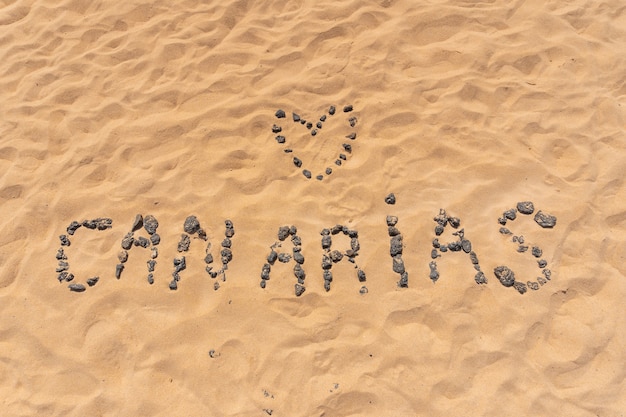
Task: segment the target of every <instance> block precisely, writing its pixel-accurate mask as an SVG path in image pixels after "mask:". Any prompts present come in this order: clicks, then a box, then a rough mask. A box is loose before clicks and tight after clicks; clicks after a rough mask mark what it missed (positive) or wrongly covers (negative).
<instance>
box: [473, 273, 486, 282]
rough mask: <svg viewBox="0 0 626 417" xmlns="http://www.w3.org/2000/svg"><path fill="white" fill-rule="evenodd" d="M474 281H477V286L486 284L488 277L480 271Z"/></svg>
mask: <svg viewBox="0 0 626 417" xmlns="http://www.w3.org/2000/svg"><path fill="white" fill-rule="evenodd" d="M474 281H476V284H486V283H487V277H486V276H485V274H484V273H483V272H482V271H478V272H477V273H476V275H475V276H474Z"/></svg>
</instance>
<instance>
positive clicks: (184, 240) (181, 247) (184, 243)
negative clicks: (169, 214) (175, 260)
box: [177, 234, 191, 252]
mask: <svg viewBox="0 0 626 417" xmlns="http://www.w3.org/2000/svg"><path fill="white" fill-rule="evenodd" d="M189 245H191V239H190V238H189V235H186V234H181V235H180V241H179V242H178V247H177V249H178V251H179V252H187V251H188V250H189Z"/></svg>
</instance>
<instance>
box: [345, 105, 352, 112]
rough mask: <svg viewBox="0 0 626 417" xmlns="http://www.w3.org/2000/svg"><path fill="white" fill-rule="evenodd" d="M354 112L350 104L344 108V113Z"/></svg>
mask: <svg viewBox="0 0 626 417" xmlns="http://www.w3.org/2000/svg"><path fill="white" fill-rule="evenodd" d="M352 110H353V107H352V105H350V104H349V105H347V106H344V108H343V111H344V113H348V112H351V111H352Z"/></svg>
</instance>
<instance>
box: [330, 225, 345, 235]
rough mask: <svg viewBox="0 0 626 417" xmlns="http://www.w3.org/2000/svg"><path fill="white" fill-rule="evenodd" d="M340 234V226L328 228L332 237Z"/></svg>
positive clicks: (341, 227) (341, 229)
mask: <svg viewBox="0 0 626 417" xmlns="http://www.w3.org/2000/svg"><path fill="white" fill-rule="evenodd" d="M341 232H343V226H342V225H340V224H336V225H334V226H333V227H331V228H330V233H331V234H333V235H336V234H339V233H341Z"/></svg>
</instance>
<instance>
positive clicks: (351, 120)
mask: <svg viewBox="0 0 626 417" xmlns="http://www.w3.org/2000/svg"><path fill="white" fill-rule="evenodd" d="M356 122H357V118H356V117H351V118H349V119H348V123H350V127H354V126H356Z"/></svg>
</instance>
